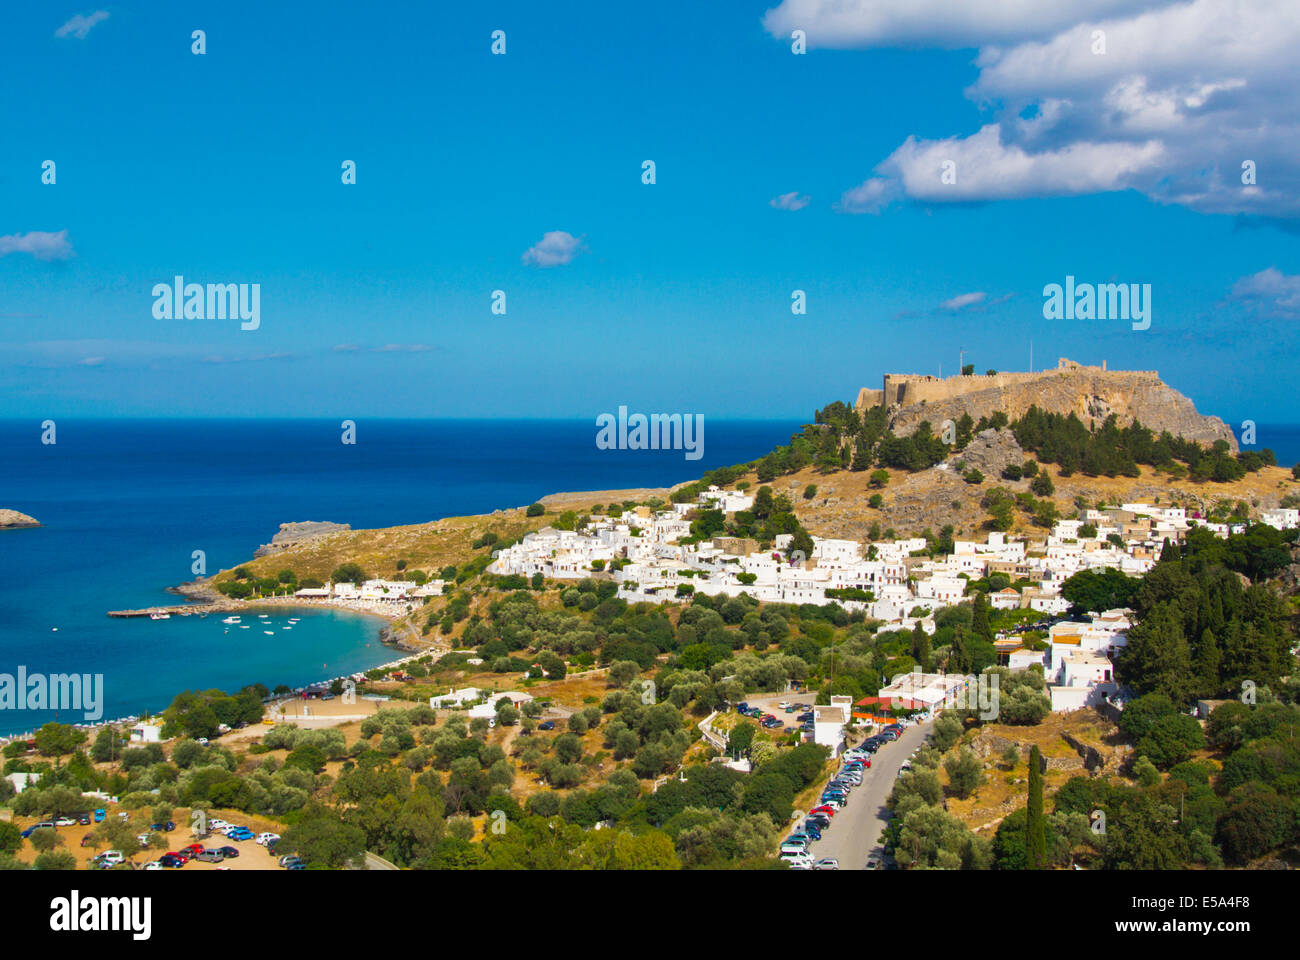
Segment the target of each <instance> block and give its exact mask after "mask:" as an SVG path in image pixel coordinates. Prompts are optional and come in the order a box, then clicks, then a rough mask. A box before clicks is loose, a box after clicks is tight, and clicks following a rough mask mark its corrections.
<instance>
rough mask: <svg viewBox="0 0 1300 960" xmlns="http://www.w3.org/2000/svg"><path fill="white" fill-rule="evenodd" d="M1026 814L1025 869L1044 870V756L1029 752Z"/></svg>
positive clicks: (1045, 862) (1045, 848)
mask: <svg viewBox="0 0 1300 960" xmlns="http://www.w3.org/2000/svg"><path fill="white" fill-rule="evenodd" d="M1025 809H1026V814H1025V867H1026V869H1029V870H1042V869H1043V867H1044V866H1046V864H1047V832H1046V825H1045V821H1044V819H1043V754H1042V752H1041V751H1040V750H1039V749H1038V745H1037V744H1034V746H1033V747H1031V748H1030V750H1029V803H1028V805H1027V807H1026V808H1025Z"/></svg>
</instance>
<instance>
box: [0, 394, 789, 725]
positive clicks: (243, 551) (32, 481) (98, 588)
mask: <svg viewBox="0 0 1300 960" xmlns="http://www.w3.org/2000/svg"><path fill="white" fill-rule="evenodd" d="M358 427H359V429H358V435H359V439H358V443H357V444H356V445H355V446H346V445H343V444H341V443H340V441H339V422H338V421H337V420H331V421H314V420H296V421H285V420H113V421H110V420H60V421H59V432H58V443H57V444H56V445H50V446H47V445H42V444H41V443H40V440H39V436H40V434H39V430H38V424H37V422H34V421H13V420H7V421H0V449H4V450H5V451H6V454H5V461H4V468H5V469H4V475H3V479H2V480H0V507H4V508H8V509H13V510H17V511H21V512H22V513H24V514H29V515H31V516H33V517H36V518H39V520H40V522H41V524H42V527H40V528H30V529H19V530H11V531H5V532H3V533H0V673H14V672H15V671H16V669H17V667H19V666H23V667H25V668H26V670H27V672H28V673H29V674H34V673H37V672H41V673H48V674H55V673H77V674H83V675H84V674H91V675H95V674H103V676H104V698H103V700H104V702H103V704H102V717H101V718H100V719H112V718H116V717H122V716H128V715H138V714H140V713H141V712H144V711H148V710H159V709H162V708H163V707H165V706H167V704H168V703H170V702H171V699H172V698H173V697H174V696H175V695H176V694H177V693H179V692H180V691H182V690H185V689H209V688H214V687H215V688H220V689H223V690H235V689H238V688H239V687H241V686H243V685H245V684H248V683H256V682H261V683H264V684H266V685H267V686H268V687H275V686H276V685H278V684H286V685H288V686H291V687H297V686H302V685H306V684H309V683H313V682H316V681H319V680H321V679H325V678H329V677H334V676H339V675H344V674H348V673H353V672H357V671H362V670H367V669H370V668H372V667H375V666H378V665H380V664H384V663H388V662H391V661H393V660H394V659H396V658H398V657H400V656H402V655H403V651H402V650H400V649H397V648H394V647H391V646H387V645H385V644H383V643H381V642H380V634H381V631H382V630H383V628H384V627H385V626H386V622H385V621H384V620H383V619H381V618H378V617H375V616H371V615H367V614H364V613H360V612H355V611H348V610H341V609H336V608H322V607H303V606H294V607H288V608H278V609H273V608H271V607H258V608H256V609H249V610H247V611H244V612H242V613H241V620H242V625H247V626H249V627H250V629H239V628H238V627H234V629H228V628H230V627H232V625H230V624H223V623H222V619H223V618H224V616H226V615H225V614H221V615H216V614H210V615H208V616H207V617H198V616H186V617H178V616H174V617H170V618H169V619H166V620H150V619H149V618H148V617H147V616H146V617H143V618H128V619H116V618H110V617H108V616H107V613H108V611H110V610H122V609H132V608H147V607H154V606H172V605H176V604H178V603H181V602H183V598H182V597H178V596H177V595H176V594H174V593H170V592H168V588H169V587H173V586H174V585H177V584H181V583H185V582H188V581H191V580H193V579H194V577H195V573H196V571H195V570H194V569H193V565H194V563H195V560H194V551H196V550H201V551H203V559H204V561H205V564H206V572H207V574H209V575H211V574H215V573H216V572H217V571H219V570H221V569H224V568H228V567H230V566H232V565H234V564H237V563H239V562H242V561H244V560H246V559H247V558H248V557H250V556H251V555H252V552H253V550H254V549H255V548H256V547H257V546H258V545H259V544H263V543H266V542H267V541H268V540H269V539H270V537H271V536H272V534H274V533H275V531H276V530H277V529H278V528H279V525H280V524H281V523H284V522H287V521H298V520H330V521H335V522H340V523H348V524H351V526H352V528H353V529H365V528H373V527H386V526H392V525H395V524H403V523H418V522H426V521H430V520H434V519H438V518H441V517H447V516H464V515H469V514H478V513H491V512H492V511H493V510H496V509H499V508H504V507H512V506H519V505H523V504H527V503H530V502H533V501H535V500H537V499H539V498H541V497H543V496H545V495H547V494H553V493H556V492H557V491H571V490H594V489H611V488H632V487H644V486H650V485H656V486H667V485H671V484H673V483H677V482H681V481H683V480H690V479H694V478H695V477H698V476H699V474H700V473H701V472H703V471H705V470H708V469H711V468H712V467H715V466H720V465H725V464H730V463H735V462H739V461H744V460H748V459H752V458H753V457H756V456H760V455H762V454H763V453H765V452H766V451H767V450H769V449H771V448H772V447H773V446H775V445H777V444H780V443H783V442H786V441H787V440H788V438H789V436H790V434H791V433H792V432H794V431H796V430H797V429H798V427H799V424H798V423H797V422H795V421H717V422H714V421H710V423H709V434H708V442H707V445H706V447H705V452H704V457H703V458H702V459H701V460H699V461H693V462H689V463H688V462H686V461H684V459H683V457H682V453H681V451H619V450H610V451H602V450H598V449H596V447H595V444H594V439H593V438H594V436H595V428H594V427H593V426H592V424H591V423H590V422H588V421H464V420H425V421H415V420H384V421H369V420H361V421H359V423H358ZM258 613H266V614H268V618H269V621H270V624H269V627H270V629H271V630H272V631H273V632H272V633H271V634H270V635H268V634H267V633H266V632H265V629H264V628H263V627H262V626H259V625H258V617H257V614H258ZM289 617H295V618H299V621H300V622H298V623H296V624H292V625H290V624H288V618H289ZM286 626H291V628H292V629H291V630H286V629H284V628H285V627H286ZM53 719H58V720H60V721H61V722H74V723H75V722H81V721H82V719H83V718H82V717H81V716H80V714H79V713H78V714H70V713H69V712H68V711H62V712H61V713H60V714H59V715H58V716H57V717H56V716H55V713H54V711H33V710H25V711H8V710H0V735H4V734H12V733H17V732H25V731H28V730H32V729H35V728H36V727H38V726H40V725H41V724H42V723H44V722H47V721H49V720H53Z"/></svg>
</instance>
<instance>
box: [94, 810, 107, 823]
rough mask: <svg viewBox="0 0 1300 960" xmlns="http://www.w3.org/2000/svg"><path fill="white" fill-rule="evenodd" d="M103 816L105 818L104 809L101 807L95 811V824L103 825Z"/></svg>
mask: <svg viewBox="0 0 1300 960" xmlns="http://www.w3.org/2000/svg"><path fill="white" fill-rule="evenodd" d="M104 816H105V813H104V809H103V808H102V807H101V808H100V809H98V810H96V811H95V822H96V823H103V822H104Z"/></svg>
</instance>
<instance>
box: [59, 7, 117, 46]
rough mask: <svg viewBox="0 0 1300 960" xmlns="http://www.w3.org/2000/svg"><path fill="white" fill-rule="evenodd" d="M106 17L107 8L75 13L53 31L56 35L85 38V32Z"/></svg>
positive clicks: (88, 31)
mask: <svg viewBox="0 0 1300 960" xmlns="http://www.w3.org/2000/svg"><path fill="white" fill-rule="evenodd" d="M107 19H108V11H107V10H96V11H95V12H94V13H89V14H80V13H79V14H77V15H76V16H75V17H73V18H72V19H71V20H69V21H68V22H67V23H65V24H64V25H63V26H61V27H59V29H57V30H55V31H54V35H55V36H56V37H60V38H63V37H76V38H77V39H78V40H85V39H86V34H88V33H90V30H91V28H92V27H93V26H94V25H95V24H97V23H99V22H100V21H102V20H107Z"/></svg>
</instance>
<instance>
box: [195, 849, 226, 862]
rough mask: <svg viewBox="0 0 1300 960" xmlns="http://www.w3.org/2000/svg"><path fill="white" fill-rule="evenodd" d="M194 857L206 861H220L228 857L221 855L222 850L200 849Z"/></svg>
mask: <svg viewBox="0 0 1300 960" xmlns="http://www.w3.org/2000/svg"><path fill="white" fill-rule="evenodd" d="M194 859H195V860H202V861H203V862H204V863H220V862H221V861H222V860H224V859H226V858H225V857H223V856H222V855H221V851H220V850H200V851H199V852H198V854H197V855H196V856H195V857H194Z"/></svg>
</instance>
